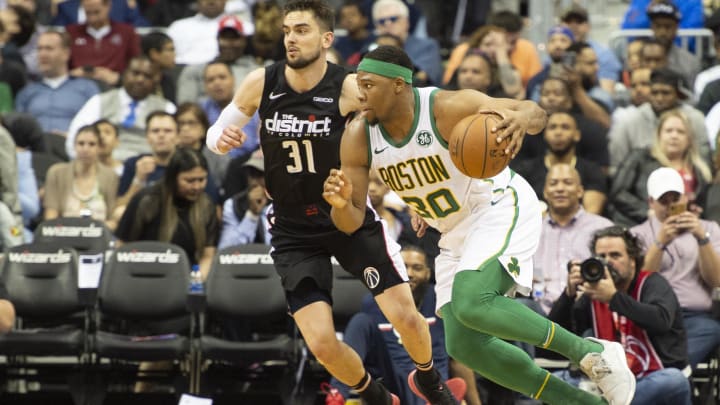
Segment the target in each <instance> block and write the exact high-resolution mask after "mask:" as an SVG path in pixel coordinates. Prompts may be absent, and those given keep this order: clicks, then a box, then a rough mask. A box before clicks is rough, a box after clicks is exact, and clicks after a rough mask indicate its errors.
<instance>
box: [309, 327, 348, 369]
mask: <svg viewBox="0 0 720 405" xmlns="http://www.w3.org/2000/svg"><path fill="white" fill-rule="evenodd" d="M305 343H306V344H307V345H308V349H310V351H311V352H312V354H313V355H315V357H316V358H317V359H318V361H320V363H323V364H327V363H329V362H332V359H333V358H334V357H337V353H338V352H339V350H340V342H339V341H338V340H337V337H336V336H335V333H324V334H315V335H313V336H305Z"/></svg>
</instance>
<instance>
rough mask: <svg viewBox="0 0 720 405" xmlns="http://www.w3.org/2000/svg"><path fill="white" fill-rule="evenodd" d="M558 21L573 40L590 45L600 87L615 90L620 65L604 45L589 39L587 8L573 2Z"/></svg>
mask: <svg viewBox="0 0 720 405" xmlns="http://www.w3.org/2000/svg"><path fill="white" fill-rule="evenodd" d="M560 21H562V23H563V24H565V25H566V26H567V27H568V28H570V31H572V33H573V35H574V36H575V41H577V42H585V43H587V44H588V45H590V46H591V47H592V49H593V51H595V55H597V63H598V68H599V69H598V71H597V78H598V80H599V83H598V84H599V85H600V87H601V88H602V89H603V90H605V91H606V92H607V93H610V94H612V93H613V92H614V91H615V83H616V82H617V81H618V78H619V77H620V70H621V69H622V66H621V65H620V61H619V60H618V59H617V57H615V54H614V53H613V52H612V51H611V50H610V49H609V48H608V47H607V46H605V45H603V44H601V43H599V42H597V41H594V40H592V39H590V37H589V34H590V29H591V27H590V19H589V18H588V12H587V10H586V9H585V8H584V7H582V6H580V5H578V4H574V5H572V6H570V7H569V8H567V9H566V10H565V11H563V13H562V15H561V16H560Z"/></svg>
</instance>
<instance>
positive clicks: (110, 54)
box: [67, 21, 140, 73]
mask: <svg viewBox="0 0 720 405" xmlns="http://www.w3.org/2000/svg"><path fill="white" fill-rule="evenodd" d="M67 32H68V34H69V35H70V38H71V54H70V55H71V56H70V69H73V68H76V67H79V66H103V67H106V68H108V69H111V70H113V71H115V72H119V73H121V72H122V71H123V70H125V67H126V66H127V64H128V61H129V60H130V59H131V58H133V57H135V56H137V55H139V54H140V36H138V34H137V33H135V28H133V26H132V25H129V24H124V23H118V22H114V21H113V22H111V23H110V33H108V34H107V35H105V36H104V37H102V38H101V39H99V40H96V39H95V38H93V37H92V36H91V35H90V34H89V33H88V32H87V24H71V25H68V26H67Z"/></svg>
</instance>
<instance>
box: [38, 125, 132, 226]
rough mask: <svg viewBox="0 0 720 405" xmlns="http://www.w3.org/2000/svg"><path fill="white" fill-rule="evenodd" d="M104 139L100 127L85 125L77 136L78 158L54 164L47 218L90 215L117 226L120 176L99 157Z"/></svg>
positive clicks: (47, 196)
mask: <svg viewBox="0 0 720 405" xmlns="http://www.w3.org/2000/svg"><path fill="white" fill-rule="evenodd" d="M101 143H102V138H101V137H100V132H99V131H98V129H97V128H96V127H94V126H91V125H90V126H86V127H82V128H80V130H79V131H78V135H77V137H75V155H76V158H75V159H74V160H72V161H70V162H67V163H58V164H56V165H53V166H52V167H51V168H50V170H49V171H48V174H47V180H46V182H45V196H44V197H43V207H44V208H45V214H44V219H45V220H49V219H55V218H58V217H82V216H90V217H92V218H94V219H97V220H100V221H105V223H106V224H107V225H108V227H109V228H110V229H115V223H114V221H111V220H110V216H111V214H112V212H113V208H115V197H116V195H117V184H118V178H117V175H116V174H115V172H113V170H112V169H111V168H109V167H107V166H105V165H103V164H100V162H99V160H98V153H99V150H100V144H101Z"/></svg>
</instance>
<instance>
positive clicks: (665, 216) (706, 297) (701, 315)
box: [631, 167, 720, 368]
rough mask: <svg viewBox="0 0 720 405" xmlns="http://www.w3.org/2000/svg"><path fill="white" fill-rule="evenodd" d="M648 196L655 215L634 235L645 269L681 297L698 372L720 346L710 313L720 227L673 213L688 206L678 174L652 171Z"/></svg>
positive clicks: (718, 274) (719, 279)
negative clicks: (641, 247) (639, 242)
mask: <svg viewBox="0 0 720 405" xmlns="http://www.w3.org/2000/svg"><path fill="white" fill-rule="evenodd" d="M647 194H648V202H649V204H650V207H651V208H652V210H653V215H651V216H650V217H649V218H648V219H647V220H646V221H645V222H643V223H642V224H640V225H638V226H635V227H633V228H632V229H631V231H632V232H633V233H635V234H636V235H637V236H638V237H639V238H640V239H641V240H642V241H643V243H644V245H645V246H646V251H645V262H644V264H643V268H644V269H646V270H648V271H657V272H659V273H660V275H662V276H664V277H665V278H666V279H667V280H668V282H669V283H670V286H672V289H673V291H675V294H676V295H677V297H678V301H679V302H680V306H681V307H682V310H683V315H682V316H683V323H684V324H685V329H686V330H687V345H688V357H689V360H690V364H691V365H692V367H693V368H694V367H695V366H696V365H697V363H699V362H701V361H703V360H705V359H706V358H707V356H708V355H709V354H710V353H711V352H712V351H713V350H715V349H716V348H717V347H718V345H719V344H720V321H718V320H717V319H715V318H713V316H712V314H711V313H710V307H711V305H712V298H711V296H710V292H711V291H712V289H713V288H717V287H720V257H719V256H718V254H719V253H720V226H718V224H717V222H714V221H706V220H702V219H698V216H697V214H695V213H694V212H691V211H690V210H686V211H683V212H681V213H678V212H679V211H680V210H677V211H676V208H671V207H673V206H674V207H677V206H679V207H681V208H682V207H687V204H688V199H687V196H686V195H685V183H684V182H683V179H682V177H681V176H680V174H679V173H678V172H677V170H674V169H670V168H667V167H663V168H659V169H657V170H655V171H654V172H652V174H650V176H649V177H648V180H647Z"/></svg>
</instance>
